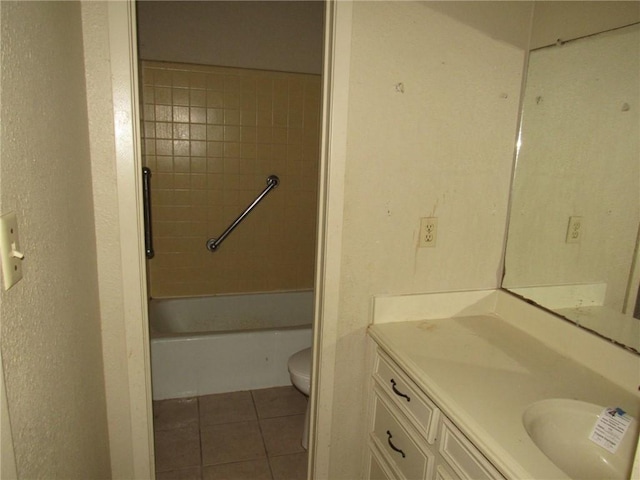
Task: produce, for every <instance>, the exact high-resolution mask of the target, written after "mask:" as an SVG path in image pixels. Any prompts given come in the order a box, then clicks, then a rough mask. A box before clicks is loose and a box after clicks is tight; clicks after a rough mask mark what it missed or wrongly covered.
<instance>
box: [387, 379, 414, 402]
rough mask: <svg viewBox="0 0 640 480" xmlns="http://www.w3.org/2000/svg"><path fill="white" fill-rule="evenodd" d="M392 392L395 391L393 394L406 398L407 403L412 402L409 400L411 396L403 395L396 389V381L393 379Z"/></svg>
mask: <svg viewBox="0 0 640 480" xmlns="http://www.w3.org/2000/svg"><path fill="white" fill-rule="evenodd" d="M391 390H393V393H395V394H396V395H398V396H399V397H404V398H406V399H407V402H410V401H411V398H409V395H407V394H406V393H402V392H401V391H400V390H398V389H397V388H396V381H395V380H394V379H393V378H392V379H391Z"/></svg>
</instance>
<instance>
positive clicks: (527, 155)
mask: <svg viewBox="0 0 640 480" xmlns="http://www.w3.org/2000/svg"><path fill="white" fill-rule="evenodd" d="M639 97H640V24H637V23H636V24H634V25H630V26H626V27H622V28H616V29H613V30H610V31H607V32H603V33H599V34H596V35H590V36H586V37H583V38H578V39H576V40H572V41H566V42H563V41H558V42H557V43H556V44H555V45H551V46H547V47H543V48H539V49H536V50H532V51H531V52H530V56H529V65H528V71H527V81H526V87H525V93H524V97H523V104H522V120H521V128H520V136H519V139H518V152H517V159H516V167H515V173H514V180H513V186H512V196H511V213H510V220H509V229H508V238H507V247H506V253H505V276H504V279H503V283H502V286H503V288H505V289H507V290H509V291H511V292H512V293H515V294H517V295H520V296H522V297H524V298H526V299H528V300H532V301H533V302H535V303H537V304H538V305H540V306H542V307H544V308H546V309H548V310H551V311H553V312H555V313H556V314H558V315H560V316H562V317H563V318H565V319H567V320H569V321H572V322H574V323H575V324H577V325H579V326H581V327H583V328H586V329H588V330H591V331H593V332H595V333H597V334H599V335H601V336H603V337H606V338H607V339H610V340H611V341H613V342H615V343H617V344H619V345H621V346H624V347H625V348H627V349H629V350H632V351H635V352H636V353H640V320H638V318H640V314H639V312H638V310H640V308H638V307H637V305H636V304H637V303H638V289H639V283H640V273H639V272H638V270H639V269H640V260H639V259H638V255H639V253H638V237H639V228H640V134H639V132H640V122H639V119H640V98H639ZM634 311H635V318H634Z"/></svg>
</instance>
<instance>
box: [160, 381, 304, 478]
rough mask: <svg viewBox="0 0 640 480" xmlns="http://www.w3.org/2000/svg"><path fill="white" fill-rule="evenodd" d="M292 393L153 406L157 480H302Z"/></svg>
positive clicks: (298, 406) (270, 391)
mask: <svg viewBox="0 0 640 480" xmlns="http://www.w3.org/2000/svg"><path fill="white" fill-rule="evenodd" d="M306 408H307V398H306V397H305V396H304V395H302V394H301V393H299V392H298V391H297V390H296V389H295V388H294V387H276V388H267V389H263V390H252V391H247V392H233V393H222V394H216V395H206V396H202V397H194V398H181V399H173V400H160V401H155V402H153V419H154V431H155V450H156V479H157V480H178V479H180V480H223V479H224V480H244V479H250V480H305V479H306V478H307V475H306V472H307V452H305V450H304V449H303V448H302V446H301V444H300V439H301V437H302V429H303V423H304V416H305V410H306Z"/></svg>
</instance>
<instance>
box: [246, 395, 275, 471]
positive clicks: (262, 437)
mask: <svg viewBox="0 0 640 480" xmlns="http://www.w3.org/2000/svg"><path fill="white" fill-rule="evenodd" d="M249 391H250V393H251V401H252V402H253V409H254V410H255V412H256V419H257V420H258V429H259V430H260V438H261V439H262V447H263V448H264V454H265V456H266V457H267V465H268V466H269V474H270V475H271V480H274V476H273V469H272V468H271V458H270V457H269V451H268V450H267V443H266V442H265V440H264V432H263V431H262V424H261V423H260V417H259V415H258V407H257V406H256V398H255V396H254V395H253V392H254V391H255V390H249Z"/></svg>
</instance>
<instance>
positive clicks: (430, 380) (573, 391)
mask: <svg viewBox="0 0 640 480" xmlns="http://www.w3.org/2000/svg"><path fill="white" fill-rule="evenodd" d="M369 333H370V335H371V337H373V339H374V340H375V341H376V343H377V344H378V345H379V346H380V348H382V350H384V351H385V352H386V353H387V354H388V355H389V356H390V357H391V358H392V359H393V360H394V361H396V362H397V363H398V365H399V366H400V367H401V368H402V369H403V370H405V371H406V372H407V373H408V374H409V375H410V376H411V377H412V378H413V379H414V381H416V383H417V384H418V385H419V387H420V388H421V389H422V390H423V391H424V392H425V393H426V394H427V395H428V396H429V397H430V398H431V399H432V400H433V401H434V402H435V403H436V404H437V405H438V406H439V407H440V408H441V410H442V411H443V412H444V413H445V414H446V415H447V416H448V417H449V418H450V419H451V420H452V421H453V422H454V423H456V424H457V425H458V427H459V428H460V429H461V430H462V431H463V432H465V434H466V435H467V436H468V437H469V439H470V440H471V441H472V442H473V443H474V444H475V445H476V446H477V447H478V448H479V449H480V450H481V451H482V452H483V453H485V455H487V457H488V458H489V459H490V460H491V462H492V463H493V464H494V465H495V466H496V467H497V468H498V469H499V470H500V471H501V472H502V473H503V474H504V475H505V476H506V477H507V478H513V479H521V478H535V479H544V480H547V479H555V478H558V479H560V478H569V477H567V475H566V474H565V473H564V472H562V471H561V470H560V469H559V468H558V467H556V466H555V465H554V464H553V463H552V462H551V461H550V460H549V459H548V458H547V457H546V456H545V455H544V454H543V453H542V452H541V451H540V450H539V449H538V448H537V447H536V445H535V444H534V443H533V442H532V441H531V439H530V438H529V436H528V434H527V432H526V431H525V429H524V426H523V424H522V414H523V412H524V411H525V410H526V408H527V407H528V406H529V405H531V404H532V403H534V402H536V401H538V400H544V399H551V398H566V399H575V400H581V401H584V402H589V403H594V404H597V405H602V406H614V407H621V408H622V409H624V410H625V411H627V412H628V413H629V414H630V415H632V416H634V417H636V418H638V416H639V415H638V414H639V413H640V401H639V400H638V399H637V397H635V396H634V395H632V394H631V393H629V392H627V391H625V390H623V389H622V388H621V387H619V386H617V385H615V384H613V383H612V382H610V381H609V380H608V379H606V378H605V377H603V376H601V375H600V374H597V373H595V372H594V371H593V370H590V369H588V368H586V367H584V366H583V365H581V364H579V363H577V362H576V361H574V360H571V359H569V358H566V357H564V356H563V355H562V354H561V353H558V352H557V351H555V350H552V349H551V348H549V347H547V346H546V345H545V344H543V343H542V342H541V341H540V340H537V339H535V338H534V337H531V336H529V335H528V334H526V333H524V332H523V331H521V330H518V329H516V328H515V327H513V326H511V325H509V324H508V323H506V322H505V321H504V320H502V319H501V318H499V317H498V316H496V315H493V314H482V315H473V316H462V317H453V318H446V319H439V320H420V321H404V322H397V323H385V324H378V325H372V326H370V327H369Z"/></svg>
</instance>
